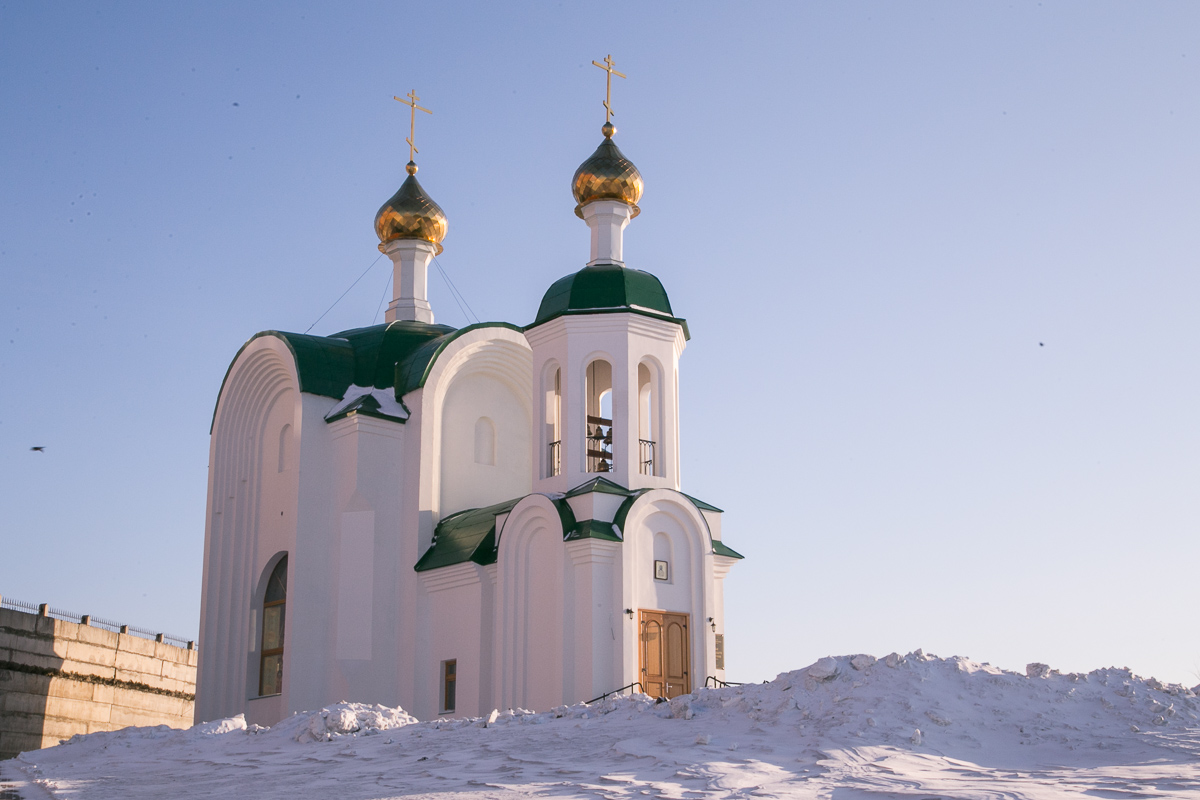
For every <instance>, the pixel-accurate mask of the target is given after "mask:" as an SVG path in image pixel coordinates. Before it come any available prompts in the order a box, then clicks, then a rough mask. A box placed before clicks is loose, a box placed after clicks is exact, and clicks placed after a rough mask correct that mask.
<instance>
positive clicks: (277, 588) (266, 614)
mask: <svg viewBox="0 0 1200 800" xmlns="http://www.w3.org/2000/svg"><path fill="white" fill-rule="evenodd" d="M287 566H288V560H287V556H284V557H283V558H281V559H279V563H278V564H276V565H275V570H274V571H273V572H272V573H271V577H270V578H268V579H267V592H266V595H265V596H264V597H263V616H262V619H263V625H262V662H261V666H260V669H259V673H258V694H259V696H262V697H265V696H267V695H272V694H279V693H280V692H282V691H283V622H284V607H285V605H286V604H287Z"/></svg>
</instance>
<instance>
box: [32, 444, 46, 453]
mask: <svg viewBox="0 0 1200 800" xmlns="http://www.w3.org/2000/svg"><path fill="white" fill-rule="evenodd" d="M29 449H30V450H32V451H33V452H35V453H44V452H46V448H45V446H44V445H43V446H38V447H31V448H29Z"/></svg>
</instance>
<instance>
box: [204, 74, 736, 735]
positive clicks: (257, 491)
mask: <svg viewBox="0 0 1200 800" xmlns="http://www.w3.org/2000/svg"><path fill="white" fill-rule="evenodd" d="M414 102H415V98H414ZM603 132H604V140H603V141H602V142H601V143H600V146H599V147H598V148H597V149H596V151H595V153H593V154H592V156H591V157H590V158H588V159H587V160H586V161H584V162H583V164H582V165H581V166H580V167H579V169H578V170H577V171H576V173H575V176H574V180H573V186H572V188H573V191H574V195H575V201H576V203H577V205H576V208H575V213H576V214H577V215H578V216H579V217H581V218H582V219H583V220H584V222H586V223H587V226H588V228H589V229H590V230H591V253H590V258H589V259H588V261H587V263H586V265H585V266H584V267H583V268H582V269H580V270H579V271H578V272H574V273H572V274H570V275H567V276H566V277H564V278H562V279H560V280H558V281H556V282H555V283H554V284H553V285H551V286H550V288H549V289H548V290H547V291H546V293H545V295H544V297H543V298H542V302H541V306H540V308H539V309H538V313H537V317H536V319H534V320H533V321H532V322H531V323H529V324H528V325H524V326H521V325H514V324H509V323H502V322H485V323H481V324H476V325H469V326H467V327H465V328H461V329H457V330H456V329H454V328H451V327H448V326H445V325H438V324H435V323H434V317H433V311H432V309H431V308H430V305H429V301H428V299H427V294H426V280H427V268H428V265H429V263H430V261H431V260H432V258H433V257H434V256H435V255H436V254H438V253H440V252H441V250H442V246H441V242H442V240H443V238H444V237H445V234H446V217H445V215H444V214H443V213H442V210H441V208H439V207H438V205H437V204H436V203H434V202H433V200H432V199H430V197H429V196H428V195H427V194H426V193H425V191H424V189H422V187H421V185H420V183H418V182H417V178H416V171H417V168H416V165H415V164H414V163H413V162H412V161H410V162H409V165H408V178H407V179H406V180H405V181H404V183H403V185H402V186H401V187H400V189H399V191H397V192H396V194H395V195H394V196H393V197H392V198H391V199H390V200H388V201H387V203H385V204H384V206H383V208H381V209H380V211H379V213H378V215H377V216H376V219H375V230H376V233H377V234H378V237H379V240H380V245H379V248H380V249H381V250H382V251H383V252H384V253H385V254H387V256H388V257H389V258H390V259H391V260H392V261H393V269H394V287H395V289H394V294H395V297H394V299H393V300H392V302H391V303H390V305H389V306H388V309H387V316H386V320H387V321H386V323H385V324H382V325H375V326H371V327H365V328H356V329H353V330H347V331H342V332H341V333H335V334H333V335H331V336H311V335H302V334H296V333H283V332H280V331H264V332H262V333H259V334H257V335H255V336H254V337H253V338H251V339H250V340H249V341H248V342H247V343H246V344H245V345H244V346H243V347H242V348H241V350H240V351H239V352H238V353H237V355H236V356H235V357H234V359H233V363H232V364H231V365H230V367H229V370H228V372H227V373H226V376H225V380H224V382H223V384H222V386H221V389H220V394H219V395H218V399H217V405H216V410H215V412H214V416H213V422H212V431H211V445H210V461H209V477H208V509H207V522H206V530H205V540H204V578H203V598H202V611H201V621H200V663H199V676H198V685H197V696H196V720H197V721H201V720H211V719H216V718H220V717H225V716H231V715H234V714H237V713H241V712H244V713H245V714H246V718H247V719H248V720H249V721H251V722H256V723H259V724H267V725H269V724H273V723H275V722H276V721H278V720H279V719H281V718H282V717H284V716H286V715H288V714H291V713H292V712H295V711H300V710H304V709H313V708H319V707H321V706H323V705H328V704H330V703H334V702H338V701H341V700H347V701H356V702H367V703H382V704H385V705H389V706H395V705H400V706H403V707H404V708H405V709H407V710H408V711H410V712H411V713H413V714H415V715H416V716H417V717H419V718H421V719H429V718H435V717H437V716H438V715H440V714H453V715H456V716H463V715H482V714H487V713H488V712H490V711H491V710H492V709H494V708H498V709H506V708H526V709H532V710H546V709H549V708H552V707H554V706H558V705H561V704H564V703H566V704H569V703H575V702H579V701H586V700H590V699H593V698H596V697H598V696H600V695H602V694H604V693H608V692H613V691H614V690H617V689H621V688H623V687H625V688H628V687H630V685H631V684H633V685H634V686H633V687H632V688H633V690H642V691H645V692H646V693H647V694H650V695H653V696H663V697H674V696H676V695H679V694H683V693H687V692H690V691H692V689H694V688H696V687H699V686H703V685H705V683H706V681H709V679H710V678H717V679H723V678H724V677H725V673H724V638H723V631H724V612H723V606H724V597H723V588H722V587H723V583H724V578H725V575H726V574H727V573H728V571H729V569H730V567H731V566H732V565H733V564H734V563H736V561H737V560H738V559H740V558H741V556H740V555H739V554H738V553H737V552H735V551H734V550H732V549H730V548H729V547H727V546H726V545H724V544H723V543H722V535H721V510H720V509H718V508H716V507H714V506H711V505H709V504H707V503H704V502H701V501H700V500H697V499H696V498H694V497H690V496H688V495H686V494H684V493H683V492H682V491H681V490H680V463H679V405H680V403H681V398H680V397H679V358H680V356H681V355H682V353H683V349H684V347H685V345H686V343H687V340H688V328H687V323H686V322H685V321H684V320H683V319H681V318H679V317H677V316H675V312H674V310H673V309H672V307H671V304H670V301H669V300H668V298H667V293H666V291H665V290H664V289H663V286H662V284H661V283H660V282H659V280H658V278H656V277H654V276H653V275H651V274H650V273H648V272H643V271H640V270H637V269H633V268H630V267H627V266H625V262H624V253H623V251H622V236H623V231H624V229H625V226H626V225H628V224H629V222H630V220H631V219H633V218H634V217H636V216H637V215H638V212H639V209H638V205H637V203H638V201H639V200H640V199H641V195H642V188H643V184H642V177H641V175H640V174H639V173H638V171H637V169H636V168H635V167H634V166H633V164H632V163H631V162H630V161H629V160H628V159H626V158H625V156H624V155H623V154H622V153H621V151H620V150H619V149H618V148H617V146H616V144H614V143H613V141H612V136H613V134H614V133H615V129H614V128H613V126H612V125H611V124H610V123H606V124H605V126H604V129H603ZM410 144H411V142H410Z"/></svg>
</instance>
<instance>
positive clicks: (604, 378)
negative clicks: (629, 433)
mask: <svg viewBox="0 0 1200 800" xmlns="http://www.w3.org/2000/svg"><path fill="white" fill-rule="evenodd" d="M586 378H587V393H586V394H587V397H586V400H587V409H586V411H587V415H586V424H585V425H584V440H585V441H584V444H585V445H586V447H585V449H586V451H587V471H588V472H612V470H613V430H612V365H611V364H609V363H608V362H607V361H604V360H602V359H596V360H595V361H593V362H592V363H591V364H588V367H587V371H586Z"/></svg>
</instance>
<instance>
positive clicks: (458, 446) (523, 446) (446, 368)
mask: <svg viewBox="0 0 1200 800" xmlns="http://www.w3.org/2000/svg"><path fill="white" fill-rule="evenodd" d="M531 369H532V367H531V358H530V351H529V344H528V342H526V341H525V337H524V336H523V335H522V334H521V333H520V332H519V331H515V330H513V329H511V328H509V327H507V326H499V325H496V326H482V327H479V328H475V329H473V330H468V331H466V332H465V333H462V334H461V335H459V336H458V337H456V338H455V339H454V340H452V341H451V342H450V343H449V344H448V345H447V346H446V348H445V350H443V351H442V352H441V353H440V354H439V356H438V358H437V360H436V361H435V362H434V363H433V365H432V367H431V368H430V371H429V375H428V376H427V378H426V380H425V385H424V387H422V388H421V389H419V390H417V391H414V392H410V393H409V394H407V395H405V397H404V401H405V403H406V405H407V406H408V408H409V409H410V410H411V411H412V415H411V416H410V417H409V420H408V423H407V425H406V427H407V429H408V433H409V435H413V437H414V438H413V441H412V442H411V443H410V446H409V447H410V449H409V453H408V458H409V462H408V464H407V466H406V470H405V473H404V476H403V478H402V481H403V483H401V484H400V486H401V488H402V491H403V493H404V494H405V496H406V497H411V500H406V502H407V503H410V505H409V506H408V507H409V508H410V510H409V511H408V512H407V513H406V515H405V517H404V527H403V541H402V542H401V546H400V555H399V557H398V559H397V563H398V565H399V567H398V571H399V573H400V574H399V575H398V577H397V586H398V606H397V608H398V609H406V608H408V609H418V612H417V613H398V614H397V620H396V622H395V623H394V624H395V626H396V628H397V630H398V637H399V642H400V646H399V650H398V652H397V654H396V668H395V671H396V673H397V676H396V683H397V685H398V687H399V694H400V702H401V704H402V705H404V706H405V708H408V709H411V710H412V711H413V713H415V714H417V715H418V716H420V717H421V718H423V719H427V718H430V717H433V716H437V714H438V712H439V711H440V706H439V702H440V694H441V683H440V681H441V674H440V667H441V662H442V661H444V660H446V659H448V658H454V659H457V660H458V670H459V674H458V681H459V684H458V685H459V692H460V693H461V694H460V696H459V701H458V713H472V712H474V709H473V706H472V704H486V703H487V698H490V697H491V696H492V694H493V691H494V690H493V686H494V683H493V682H492V677H493V672H494V670H492V668H491V662H490V661H489V659H491V658H492V655H493V647H492V627H491V626H492V625H493V624H494V619H493V617H492V613H493V609H494V603H493V602H492V593H493V591H494V590H493V587H494V585H495V579H494V578H490V577H488V576H489V574H490V573H488V572H487V571H486V569H484V570H483V571H481V572H480V573H479V574H478V578H479V582H477V583H469V582H468V583H462V582H461V581H459V580H457V579H454V580H450V582H449V585H448V586H447V585H445V584H444V582H443V581H442V578H441V577H440V575H435V574H434V573H443V572H445V568H443V569H439V570H432V571H430V573H423V574H421V575H418V573H416V572H414V570H413V566H414V565H415V564H416V563H417V560H418V559H419V558H420V557H421V556H422V555H423V554H424V553H425V551H426V550H428V548H429V545H430V543H431V541H432V538H433V531H434V529H435V528H436V526H437V523H438V521H439V520H441V519H442V518H444V517H446V516H449V515H450V514H453V513H454V512H456V511H461V510H463V509H466V508H479V507H482V506H487V505H491V504H494V503H498V502H502V501H505V500H511V499H513V498H514V497H520V496H522V495H525V494H528V492H529V491H530V483H531V477H530V476H531V475H532V468H531V466H530V463H529V458H530V455H529V454H530V444H529V442H530V438H531V428H532V424H533V402H532V397H531V395H530V387H531V385H532V383H533V378H532V373H531ZM482 417H486V418H487V419H488V420H489V422H490V423H491V424H492V425H493V426H494V431H495V443H494V450H493V453H494V459H495V464H494V465H488V464H478V463H476V459H475V454H476V446H475V445H476V441H475V434H476V428H477V423H478V421H479V419H480V418H482ZM418 435H419V438H417V437H418ZM559 538H560V539H561V535H560V537H559ZM473 567H474V565H472V568H473ZM451 569H457V568H451ZM493 571H494V568H493ZM471 597H478V602H477V603H476V604H475V605H472V603H473V602H475V601H474V600H470V601H468V600H467V599H465V598H471ZM484 615H487V616H486V622H485V621H484ZM490 710H491V708H490V707H489V708H488V709H484V711H490ZM479 713H482V712H479Z"/></svg>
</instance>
